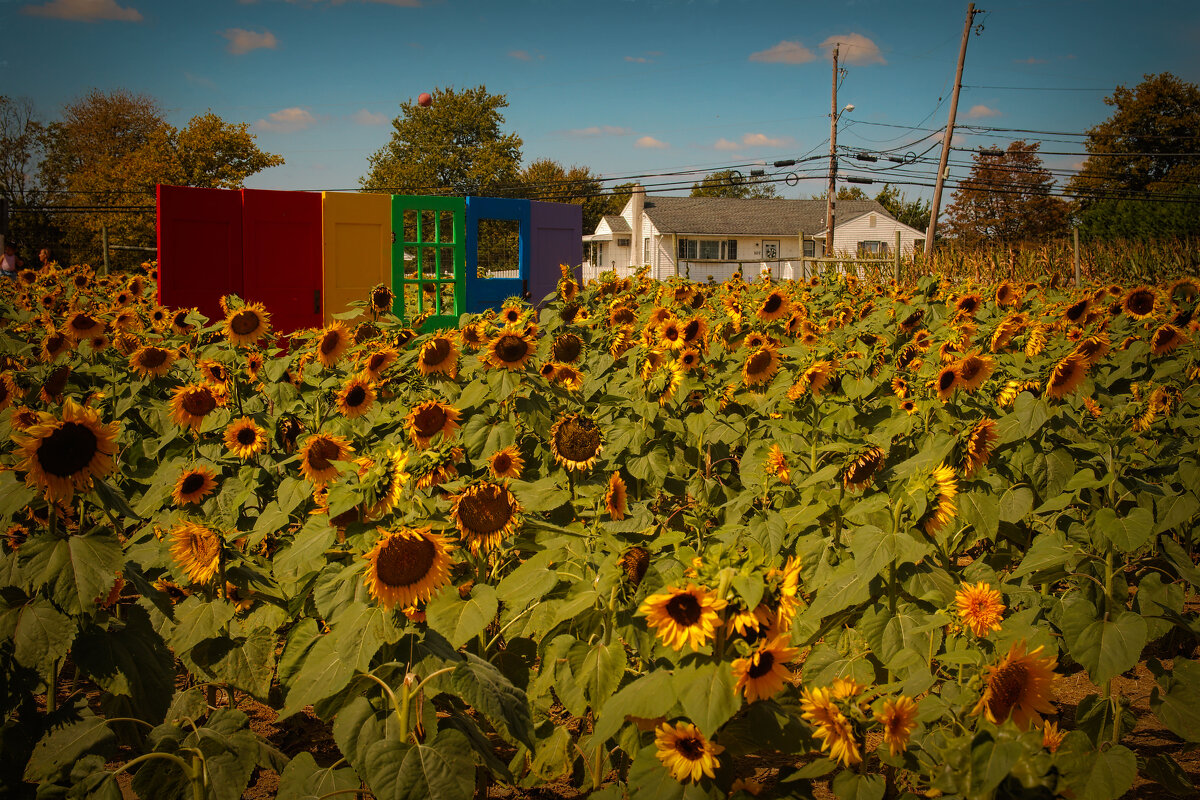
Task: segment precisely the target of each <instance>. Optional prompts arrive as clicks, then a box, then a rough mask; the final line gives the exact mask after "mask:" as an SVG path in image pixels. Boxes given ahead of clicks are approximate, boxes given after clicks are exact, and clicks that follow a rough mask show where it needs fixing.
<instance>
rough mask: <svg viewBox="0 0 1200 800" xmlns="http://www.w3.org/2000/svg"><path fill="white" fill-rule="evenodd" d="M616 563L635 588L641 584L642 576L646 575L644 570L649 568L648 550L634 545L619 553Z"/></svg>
mask: <svg viewBox="0 0 1200 800" xmlns="http://www.w3.org/2000/svg"><path fill="white" fill-rule="evenodd" d="M617 563H618V564H619V565H620V567H621V571H622V572H623V573H624V574H625V578H626V579H627V580H628V581H629V583H630V584H631V585H632V586H633V588H634V589H636V588H637V587H638V586H640V585H641V583H642V578H644V577H646V570H647V569H649V568H650V551H649V550H647V549H646V548H644V547H638V546H637V545H634V546H633V547H630V548H629V549H628V550H626V551H625V552H624V553H622V554H621V558H620V560H619V561H618V562H617Z"/></svg>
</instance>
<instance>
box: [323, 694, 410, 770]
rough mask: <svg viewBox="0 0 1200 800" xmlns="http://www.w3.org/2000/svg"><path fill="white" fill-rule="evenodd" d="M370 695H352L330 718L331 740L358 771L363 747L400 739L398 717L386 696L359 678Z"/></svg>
mask: <svg viewBox="0 0 1200 800" xmlns="http://www.w3.org/2000/svg"><path fill="white" fill-rule="evenodd" d="M362 687H363V688H364V689H367V690H368V691H369V692H370V694H367V695H363V696H359V697H355V698H354V699H353V700H351V701H350V702H348V703H346V704H345V705H344V706H342V708H341V709H340V710H339V711H338V712H337V716H335V717H334V718H333V740H334V742H336V743H337V746H338V750H340V751H341V753H342V755H343V756H345V757H346V761H348V762H349V763H350V765H351V766H352V767H354V768H355V769H356V770H358V771H360V772H361V771H362V770H363V768H364V765H365V764H366V757H367V748H369V747H370V746H371V745H372V744H374V743H375V742H377V741H381V740H384V739H391V740H394V741H400V740H401V738H402V737H401V734H400V720H399V718H398V717H397V716H396V713H395V711H394V710H393V706H392V703H391V700H390V698H388V697H387V695H385V694H384V693H383V692H382V691H380V687H379V686H378V685H377V684H376V683H375V682H374V681H370V682H368V681H365V680H364V681H362Z"/></svg>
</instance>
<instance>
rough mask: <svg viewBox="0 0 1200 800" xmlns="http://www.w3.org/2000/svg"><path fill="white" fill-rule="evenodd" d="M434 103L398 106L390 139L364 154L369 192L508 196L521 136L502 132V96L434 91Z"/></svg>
mask: <svg viewBox="0 0 1200 800" xmlns="http://www.w3.org/2000/svg"><path fill="white" fill-rule="evenodd" d="M432 97H433V104H432V105H431V106H429V107H427V108H422V107H421V106H419V105H417V104H416V103H414V102H405V103H402V104H401V105H400V115H399V116H397V117H396V118H395V119H393V120H392V138H391V139H390V140H389V141H388V143H387V144H385V145H384V146H383V147H381V148H380V149H379V150H377V151H375V153H373V154H372V155H371V156H369V157H368V163H369V165H370V171H369V172H368V173H367V174H366V175H365V176H364V177H363V178H361V179H360V180H359V183H360V184H361V185H362V187H363V188H364V189H366V190H368V191H389V192H396V193H399V194H446V195H469V194H473V195H499V194H511V193H512V191H513V190H514V188H515V186H516V185H517V184H518V183H519V172H520V164H521V137H520V136H517V135H516V134H515V133H504V132H503V130H502V126H503V125H504V115H503V114H501V113H500V111H501V109H503V108H506V107H507V106H508V100H507V98H506V97H505V96H504V95H502V94H489V93H488V91H487V88H486V87H484V86H477V87H475V88H474V89H463V90H461V91H457V90H455V89H435V90H434V91H433V92H432Z"/></svg>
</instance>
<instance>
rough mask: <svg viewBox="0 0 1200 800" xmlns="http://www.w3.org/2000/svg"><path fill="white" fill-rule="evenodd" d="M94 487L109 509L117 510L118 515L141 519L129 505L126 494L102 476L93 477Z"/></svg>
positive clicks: (102, 502) (101, 500)
mask: <svg viewBox="0 0 1200 800" xmlns="http://www.w3.org/2000/svg"><path fill="white" fill-rule="evenodd" d="M92 487H93V488H94V489H95V490H96V496H97V497H99V498H100V502H101V504H103V505H104V507H105V508H107V509H108V510H109V511H114V512H116V515H117V516H118V517H125V518H127V519H133V520H138V521H141V517H140V516H138V514H137V513H135V512H134V510H133V509H132V508H130V507H129V501H128V500H126V499H125V495H124V494H122V493H121V492H120V490H118V489H117V488H116V487H114V486H109V485H108V484H107V483H105V482H104V481H103V480H102V479H100V478H93V479H92Z"/></svg>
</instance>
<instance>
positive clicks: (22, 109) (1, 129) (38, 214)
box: [0, 95, 60, 260]
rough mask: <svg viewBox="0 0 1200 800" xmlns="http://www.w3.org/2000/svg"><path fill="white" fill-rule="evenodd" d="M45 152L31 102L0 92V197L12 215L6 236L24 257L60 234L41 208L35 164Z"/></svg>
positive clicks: (42, 133)
mask: <svg viewBox="0 0 1200 800" xmlns="http://www.w3.org/2000/svg"><path fill="white" fill-rule="evenodd" d="M45 151H46V126H45V125H44V124H43V123H42V122H41V120H39V119H38V117H37V114H36V112H35V111H34V106H33V101H32V100H30V99H29V98H25V97H21V98H14V97H8V96H6V95H0V197H2V198H4V200H6V201H8V207H9V211H10V212H11V215H12V216H11V219H10V223H9V232H8V239H9V241H11V242H14V243H15V244H16V245H17V247H18V248H20V250H21V255H22V257H24V258H26V259H27V260H31V259H32V256H33V252H34V251H35V250H36V249H37V248H40V247H42V246H43V245H44V244H49V243H50V242H54V241H58V239H59V236H60V234H59V233H58V232H57V231H56V230H55V229H54V226H53V223H52V222H51V220H50V217H49V215H48V214H47V213H46V212H45V211H43V210H41V209H42V206H43V205H44V204H45V203H46V198H47V196H46V193H45V191H43V189H42V187H41V185H40V184H39V183H38V181H37V167H38V164H39V162H40V161H41V160H42V158H43V156H44V155H45Z"/></svg>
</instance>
